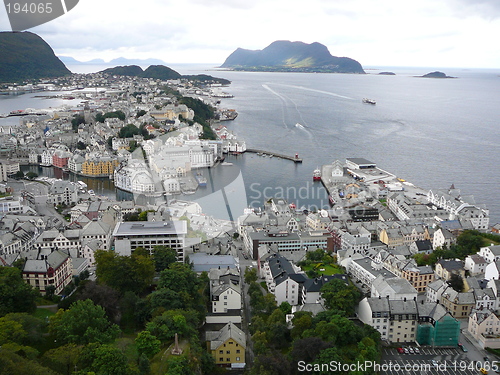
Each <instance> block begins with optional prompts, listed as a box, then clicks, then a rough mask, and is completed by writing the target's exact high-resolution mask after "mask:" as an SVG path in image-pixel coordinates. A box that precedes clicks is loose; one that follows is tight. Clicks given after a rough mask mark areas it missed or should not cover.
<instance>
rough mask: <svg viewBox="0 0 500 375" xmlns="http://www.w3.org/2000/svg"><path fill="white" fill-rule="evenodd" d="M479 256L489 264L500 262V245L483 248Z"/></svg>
mask: <svg viewBox="0 0 500 375" xmlns="http://www.w3.org/2000/svg"><path fill="white" fill-rule="evenodd" d="M477 254H478V255H480V256H482V257H483V258H484V260H485V261H486V262H487V263H488V264H489V263H492V262H495V261H497V260H500V245H496V246H487V247H482V248H480V249H479V251H478V253H477Z"/></svg>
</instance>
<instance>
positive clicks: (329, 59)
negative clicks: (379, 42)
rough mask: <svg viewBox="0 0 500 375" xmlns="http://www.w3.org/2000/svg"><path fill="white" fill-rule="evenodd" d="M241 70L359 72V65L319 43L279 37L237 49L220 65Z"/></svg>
mask: <svg viewBox="0 0 500 375" xmlns="http://www.w3.org/2000/svg"><path fill="white" fill-rule="evenodd" d="M221 68H230V69H233V70H242V71H269V72H317V73H360V74H364V73H365V71H364V70H363V67H362V66H361V64H360V63H359V62H358V61H356V60H354V59H351V58H349V57H336V56H332V55H331V54H330V52H329V51H328V48H327V47H326V46H324V45H323V44H321V43H317V42H315V43H311V44H307V43H303V42H290V41H287V40H279V41H275V42H273V43H271V44H270V45H269V46H267V47H266V48H264V49H263V50H248V49H243V48H238V49H236V50H235V51H234V52H233V53H232V54H231V55H229V57H228V58H227V59H226V61H224V64H222V65H221Z"/></svg>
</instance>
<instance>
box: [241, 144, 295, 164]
mask: <svg viewBox="0 0 500 375" xmlns="http://www.w3.org/2000/svg"><path fill="white" fill-rule="evenodd" d="M246 152H251V153H254V154H262V155H267V156H276V157H277V158H281V159H286V160H291V161H293V162H295V163H302V159H301V158H299V157H298V154H295V156H289V155H283V154H279V153H277V152H272V151H265V150H258V149H255V148H247V150H246Z"/></svg>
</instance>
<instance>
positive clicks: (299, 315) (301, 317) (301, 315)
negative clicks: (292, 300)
mask: <svg viewBox="0 0 500 375" xmlns="http://www.w3.org/2000/svg"><path fill="white" fill-rule="evenodd" d="M292 324H293V328H292V330H291V332H290V333H291V336H292V338H293V339H297V338H301V337H302V334H303V333H304V331H306V330H308V329H310V328H311V327H312V314H311V313H310V312H308V311H298V312H296V313H295V314H294V316H293V319H292Z"/></svg>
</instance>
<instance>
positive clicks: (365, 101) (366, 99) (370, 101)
mask: <svg viewBox="0 0 500 375" xmlns="http://www.w3.org/2000/svg"><path fill="white" fill-rule="evenodd" d="M363 103H366V104H373V105H375V104H377V102H376V101H375V100H373V99H368V98H364V99H363Z"/></svg>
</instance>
